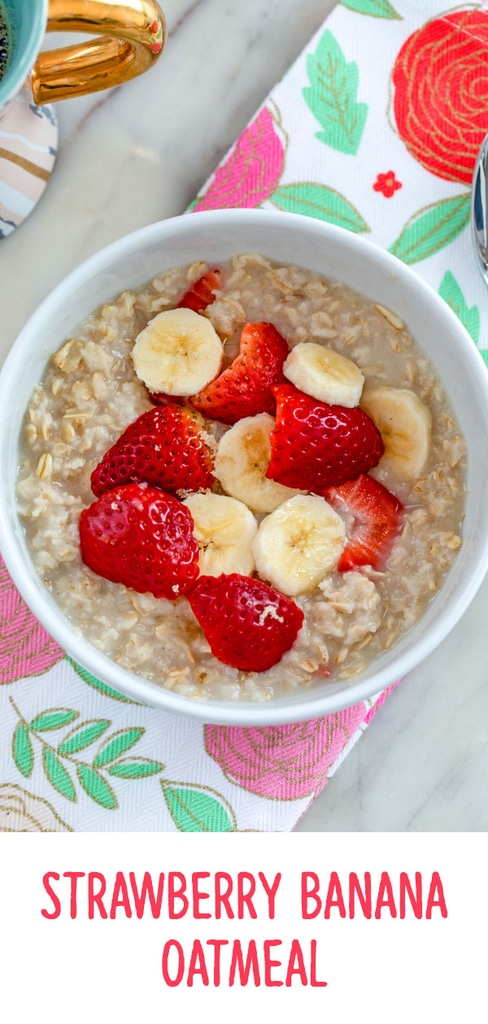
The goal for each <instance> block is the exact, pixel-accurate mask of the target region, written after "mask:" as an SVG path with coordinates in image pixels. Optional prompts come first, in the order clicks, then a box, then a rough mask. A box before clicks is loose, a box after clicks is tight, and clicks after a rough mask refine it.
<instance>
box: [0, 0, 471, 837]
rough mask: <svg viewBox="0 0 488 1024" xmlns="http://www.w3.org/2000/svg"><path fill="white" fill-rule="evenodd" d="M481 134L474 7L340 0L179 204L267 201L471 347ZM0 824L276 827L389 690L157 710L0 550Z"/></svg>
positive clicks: (326, 773) (33, 827) (284, 823)
mask: <svg viewBox="0 0 488 1024" xmlns="http://www.w3.org/2000/svg"><path fill="white" fill-rule="evenodd" d="M486 132H488V13H486V12H485V10H484V9H483V5H482V4H470V5H469V6H468V5H464V6H462V7H449V4H447V5H446V3H445V2H444V3H442V2H441V0H423V2H420V0H419V2H417V3H414V2H413V0H410V2H406V0H391V2H390V0H344V2H343V3H342V4H339V5H338V6H337V7H336V8H335V9H334V11H333V12H332V14H331V15H330V16H329V17H328V18H327V20H326V22H325V23H324V25H323V26H322V28H321V29H320V30H319V32H318V33H317V34H316V36H315V37H314V38H313V39H312V40H311V41H310V43H309V45H308V47H307V48H306V50H305V51H304V53H303V54H302V55H301V56H300V57H299V59H298V60H297V61H296V63H295V64H294V65H293V67H292V68H291V69H290V70H289V71H288V73H287V75H286V76H285V78H284V79H283V80H282V81H281V82H280V83H279V84H278V85H277V86H276V88H275V89H274V90H273V91H272V93H271V95H270V96H269V97H268V99H267V100H266V101H265V103H264V105H263V106H262V108H261V109H260V110H259V112H258V113H257V114H256V116H255V118H254V119H253V121H252V122H251V123H250V124H249V126H248V127H247V128H246V129H245V131H244V132H243V133H242V135H241V136H240V138H239V139H238V140H237V142H236V144H235V146H234V147H233V148H232V150H231V152H230V153H229V154H228V155H227V157H226V158H225V160H224V161H223V163H222V165H221V166H220V167H219V168H218V169H217V171H216V172H215V174H214V176H213V177H212V178H211V180H210V181H209V182H207V184H206V185H205V187H204V188H202V192H201V194H200V195H199V196H198V198H197V199H196V200H195V202H194V203H193V204H192V208H193V209H194V210H195V211H199V210H206V209H215V208H217V207H229V206H243V207H256V206H261V207H263V208H266V207H269V208H278V209H281V210H290V211H293V212H300V213H302V214H305V215H306V216H311V217H317V218H319V219H321V220H324V221H329V222H332V223H334V224H339V225H341V226H342V227H345V228H347V229H348V230H350V231H355V232H357V233H360V234H364V235H365V236H366V237H369V238H371V239H373V240H374V241H375V242H377V243H379V244H380V245H382V246H384V247H385V248H386V249H389V250H390V251H391V252H393V253H395V255H397V256H398V257H399V258H400V259H402V260H404V261H405V262H407V263H409V264H411V265H412V266H413V267H414V268H415V269H416V270H417V272H418V273H419V274H420V275H421V276H422V277H424V278H425V280H427V281H428V282H429V283H430V285H431V286H432V287H433V288H434V289H435V290H436V291H438V292H439V293H440V295H441V296H442V297H443V298H444V299H445V301H446V302H448V303H449V304H450V305H451V306H452V308H453V309H454V310H455V311H456V313H457V314H458V316H459V317H460V319H461V320H462V321H463V323H464V324H465V326H466V328H467V330H468V331H469V333H470V334H471V336H472V338H473V341H474V343H476V344H477V345H478V346H479V348H480V349H481V351H482V353H483V355H484V357H485V359H486V361H487V362H488V301H487V299H488V296H487V293H486V286H485V285H484V284H483V282H482V280H481V277H480V276H479V274H478V271H477V269H476V265H475V260H474V256H473V251H472V245H471V238H470V232H469V211H470V184H471V178H472V173H473V167H474V161H475V157H476V153H477V150H478V148H479V145H480V143H481V141H482V139H483V137H484V135H485V133H486ZM0 683H1V684H4V685H3V686H1V689H0V830H4V831H9V830H15V831H104V830H110V831H174V830H180V831H185V832H195V831H212V832H221V831H222V832H223V831H239V832H240V831H247V830H257V831H290V830H292V829H293V827H294V826H295V824H296V822H297V821H298V820H299V818H300V817H301V816H302V814H303V813H304V812H305V810H306V809H307V807H308V806H309V804H310V802H311V801H312V800H313V799H314V797H315V796H316V795H317V793H318V792H320V790H321V789H322V787H323V786H324V785H325V784H326V782H327V781H328V779H329V778H330V777H331V776H332V774H333V773H334V772H335V771H336V769H337V768H338V766H339V765H340V763H341V761H342V760H343V758H344V757H345V756H346V755H347V753H348V751H349V750H350V749H351V747H352V746H353V744H354V743H355V742H356V740H357V739H358V738H359V736H360V735H361V733H362V732H363V731H364V730H365V728H366V727H367V725H368V724H369V722H370V721H371V719H372V717H373V716H374V715H375V714H376V711H377V710H378V708H379V707H380V706H381V704H382V703H383V701H384V700H385V698H386V696H387V693H388V691H386V692H385V693H382V694H380V695H378V697H377V698H376V699H375V700H373V701H366V702H364V703H360V704H357V705H355V706H353V707H350V708H347V709H346V710H345V711H342V712H340V713H336V714H334V715H330V716H328V717H324V718H320V719H318V720H315V721H312V722H306V723H299V724H295V725H284V726H275V727H268V728H262V729H256V728H252V729H249V728H248V729H245V728H244V729H242V728H241V729H238V728H235V727H232V728H228V727H224V726H214V725H207V726H202V725H201V724H199V723H196V722H193V721H188V720H186V719H180V718H174V717H172V716H170V715H167V714H166V713H163V712H160V711H156V710H154V709H151V708H147V707H144V706H142V705H141V704H137V703H135V702H134V701H131V700H129V699H128V698H126V697H124V696H122V695H121V694H118V693H116V692H115V691H114V690H112V689H110V688H108V687H107V686H106V685H104V684H103V683H102V682H100V680H98V679H95V678H94V677H92V676H91V675H89V674H88V673H87V672H85V671H84V670H83V669H82V668H80V666H78V665H76V664H74V663H73V662H72V661H71V660H70V659H69V658H68V657H66V656H65V654H64V652H63V651H62V650H61V649H60V648H59V647H58V645H57V644H56V643H55V642H54V641H53V640H52V639H51V638H50V637H49V636H48V635H47V634H46V632H45V631H44V629H43V628H42V627H41V626H40V625H39V624H38V623H37V622H36V620H35V619H34V618H33V616H32V615H31V613H30V611H29V610H28V609H27V608H26V606H25V604H24V603H23V601H22V600H21V598H20V597H19V595H18V594H17V592H16V590H15V588H14V587H13V584H12V582H11V580H10V578H9V577H8V574H7V572H6V570H5V569H4V567H3V563H0Z"/></svg>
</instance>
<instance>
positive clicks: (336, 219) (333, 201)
mask: <svg viewBox="0 0 488 1024" xmlns="http://www.w3.org/2000/svg"><path fill="white" fill-rule="evenodd" d="M270 202H272V203H274V205H275V206H277V207H278V208H279V209H280V210H286V211H287V212H288V213H301V214H304V215H305V216H306V217H315V218H316V219H317V220H325V221H327V222H328V223H329V224H337V225H338V226H339V227H341V228H347V229H348V230H349V231H355V232H362V231H369V227H368V225H367V224H366V221H364V220H363V218H362V217H361V214H360V213H359V212H358V211H357V210H356V208H355V207H354V206H353V205H352V203H350V202H349V200H348V199H346V198H345V197H344V196H343V195H341V194H340V192H336V191H335V190H334V189H332V188H327V186H326V185H319V184H315V183H314V182H307V181H302V182H297V183H296V184H290V185H280V186H279V187H278V188H277V189H276V191H275V192H273V194H272V195H271V196H270Z"/></svg>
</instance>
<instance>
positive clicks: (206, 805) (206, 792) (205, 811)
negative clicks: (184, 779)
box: [161, 779, 237, 832]
mask: <svg viewBox="0 0 488 1024" xmlns="http://www.w3.org/2000/svg"><path fill="white" fill-rule="evenodd" d="M161 786H162V789H163V795H164V799H165V801H166V806H167V808H168V810H169V813H170V814H171V817H172V819H173V821H174V823H175V825H176V827H177V828H178V830H179V831H180V832H235V831H236V830H237V826H236V819H235V814H234V811H233V810H232V807H231V806H230V804H229V803H228V802H227V800H226V799H225V797H223V796H222V795H221V793H217V792H216V790H213V789H210V787H207V786H191V785H188V784H187V783H179V782H168V781H167V780H166V779H162V780H161Z"/></svg>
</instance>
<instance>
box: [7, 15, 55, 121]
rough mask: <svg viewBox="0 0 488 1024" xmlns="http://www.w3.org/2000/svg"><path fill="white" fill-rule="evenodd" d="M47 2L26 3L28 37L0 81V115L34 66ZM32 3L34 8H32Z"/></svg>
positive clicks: (45, 22) (40, 40)
mask: <svg viewBox="0 0 488 1024" xmlns="http://www.w3.org/2000/svg"><path fill="white" fill-rule="evenodd" d="M0 2H1V0H0ZM48 2H49V0H28V5H29V7H30V8H31V10H29V17H30V19H31V24H30V32H29V38H28V42H27V46H25V47H24V49H23V50H22V52H21V53H20V54H17V57H16V60H15V63H14V64H12V63H11V61H9V63H8V65H7V69H6V71H5V74H4V76H3V78H2V79H1V81H0V116H1V111H2V108H3V107H5V106H6V105H7V103H9V102H10V100H12V99H13V98H14V96H16V95H17V93H18V92H19V91H20V89H21V88H22V86H23V85H24V82H26V80H27V79H28V77H29V75H30V72H31V71H32V68H33V67H34V64H35V62H36V57H37V54H38V53H39V50H40V48H41V44H42V40H43V36H44V32H45V30H46V24H47V13H48ZM34 4H35V8H34V10H32V7H34ZM3 6H4V10H6V12H7V18H8V9H7V8H6V7H5V5H3Z"/></svg>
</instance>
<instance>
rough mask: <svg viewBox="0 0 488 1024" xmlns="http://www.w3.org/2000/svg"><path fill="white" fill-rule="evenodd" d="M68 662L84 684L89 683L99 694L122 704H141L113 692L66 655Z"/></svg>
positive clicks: (116, 691) (115, 691)
mask: <svg viewBox="0 0 488 1024" xmlns="http://www.w3.org/2000/svg"><path fill="white" fill-rule="evenodd" d="M66 661H67V662H68V664H69V665H71V667H72V668H73V669H74V670H75V672H76V674H77V675H79V677H80V679H82V680H83V682H84V683H88V686H92V687H93V689H94V690H98V692H99V693H103V695H104V697H111V698H112V700H119V701H121V703H122V704H139V701H136V700H131V698H130V697H125V696H124V695H123V694H122V693H119V692H118V690H113V689H112V687H111V686H107V684H106V683H102V681H101V679H97V677H96V676H92V674H91V672H88V671H87V669H86V668H82V667H81V665H78V662H76V661H73V658H70V657H69V656H68V655H66Z"/></svg>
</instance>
